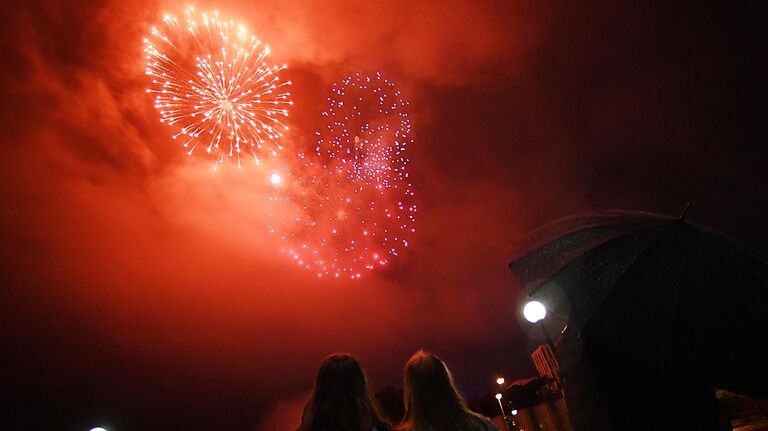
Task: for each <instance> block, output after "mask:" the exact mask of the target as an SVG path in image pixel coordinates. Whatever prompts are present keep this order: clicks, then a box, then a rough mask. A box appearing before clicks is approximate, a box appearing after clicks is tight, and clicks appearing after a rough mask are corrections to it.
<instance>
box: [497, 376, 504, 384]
mask: <svg viewBox="0 0 768 431" xmlns="http://www.w3.org/2000/svg"><path fill="white" fill-rule="evenodd" d="M505 381H506V380H504V377H498V378H497V379H496V383H497V384H499V385H503V384H504V382H505Z"/></svg>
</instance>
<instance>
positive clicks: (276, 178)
mask: <svg viewBox="0 0 768 431" xmlns="http://www.w3.org/2000/svg"><path fill="white" fill-rule="evenodd" d="M282 180H283V178H282V177H281V176H280V174H272V175H271V176H270V177H269V182H270V183H272V185H273V186H276V185H278V184H280V181H282Z"/></svg>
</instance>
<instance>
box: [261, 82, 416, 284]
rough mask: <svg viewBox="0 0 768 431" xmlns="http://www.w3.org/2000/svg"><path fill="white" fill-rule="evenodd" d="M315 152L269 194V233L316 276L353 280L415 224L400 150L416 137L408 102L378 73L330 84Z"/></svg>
mask: <svg viewBox="0 0 768 431" xmlns="http://www.w3.org/2000/svg"><path fill="white" fill-rule="evenodd" d="M322 115H323V116H324V117H326V118H327V124H326V126H325V127H324V128H323V129H322V130H320V131H318V132H317V145H316V147H315V151H314V152H313V153H309V154H306V155H305V154H300V155H299V158H300V160H301V164H300V166H299V167H297V168H295V169H294V171H293V172H289V171H288V170H283V171H282V172H281V175H280V178H282V179H283V180H282V181H281V182H280V184H276V185H275V193H274V194H273V195H272V196H270V197H269V199H270V201H271V202H272V204H273V210H272V211H271V212H270V216H271V217H272V219H273V222H272V225H271V226H270V231H271V232H273V233H275V234H277V235H279V237H280V239H281V240H283V246H282V250H283V251H284V252H286V253H288V254H289V255H290V256H291V258H293V259H294V260H295V261H296V262H297V263H298V264H299V265H301V266H302V267H304V268H306V269H308V270H311V271H313V272H314V273H315V274H316V275H317V276H318V277H324V276H330V277H345V278H352V279H357V278H360V277H361V276H362V274H363V273H365V272H367V271H370V270H373V269H375V268H378V267H382V266H385V265H387V264H388V263H389V262H390V261H391V259H392V258H393V257H395V256H398V254H399V253H400V250H401V249H402V248H403V247H407V246H408V243H409V239H410V238H411V236H412V235H413V234H414V232H415V231H416V229H415V228H414V226H413V224H414V222H415V217H416V205H415V204H414V192H413V187H412V186H411V184H410V182H409V180H408V172H407V170H406V167H407V165H408V163H409V160H408V158H407V157H406V155H405V150H406V146H407V144H410V143H412V142H413V138H412V137H411V135H412V131H411V123H410V119H409V117H408V102H407V101H405V100H404V99H403V98H402V96H401V94H400V92H399V91H398V90H397V88H396V87H395V84H394V83H392V82H391V81H389V80H387V79H385V78H383V77H382V76H381V74H380V73H375V74H372V75H363V74H355V75H352V76H350V77H348V78H346V79H344V80H342V81H340V82H339V83H337V84H335V85H334V86H333V88H332V93H331V97H329V99H328V107H327V109H326V110H325V111H324V112H323V113H322Z"/></svg>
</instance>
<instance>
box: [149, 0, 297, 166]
mask: <svg viewBox="0 0 768 431" xmlns="http://www.w3.org/2000/svg"><path fill="white" fill-rule="evenodd" d="M144 42H145V49H144V51H145V52H146V55H147V57H146V58H147V67H146V74H147V75H149V76H151V77H152V83H151V85H150V87H149V88H148V89H147V92H148V93H152V94H154V95H155V108H157V110H158V111H160V117H161V119H160V121H161V122H162V123H166V124H168V125H169V126H172V127H173V128H174V129H175V130H176V134H174V135H173V138H174V139H182V140H183V141H184V144H183V145H184V147H185V148H186V149H187V152H188V153H189V154H192V153H193V152H195V151H196V150H197V149H201V150H202V151H203V152H205V153H207V154H212V155H213V156H214V157H215V159H216V165H218V164H220V163H223V161H224V159H225V158H232V159H234V160H236V162H237V165H238V166H240V159H241V155H243V154H247V155H250V156H252V157H253V158H254V160H255V161H256V162H257V163H258V161H259V155H261V154H262V153H264V152H267V153H271V154H273V155H274V154H276V153H277V150H280V149H282V147H281V145H280V143H279V139H280V137H281V136H282V135H283V133H284V132H285V131H286V130H288V127H287V126H286V125H285V124H283V123H282V122H281V121H280V118H283V117H286V116H287V115H288V110H287V107H288V106H289V105H291V104H292V102H291V101H290V100H289V96H290V93H288V92H286V91H284V90H285V89H286V88H285V87H286V86H288V85H290V81H289V82H280V78H279V76H278V72H279V71H280V70H282V69H284V68H285V66H269V65H268V64H267V62H266V57H267V56H268V55H269V47H267V46H264V47H262V46H261V42H260V41H259V40H257V39H256V37H254V36H252V35H250V34H248V32H247V31H246V29H245V27H243V26H242V25H239V24H237V23H235V22H233V21H225V20H222V19H221V18H219V16H218V13H214V14H213V15H211V16H209V15H206V14H201V15H200V16H199V17H198V15H197V14H196V12H195V10H194V8H189V9H187V10H186V13H185V19H184V20H183V21H180V20H179V19H177V18H176V17H173V16H166V17H165V18H164V19H163V26H162V29H158V28H153V29H152V31H151V35H150V37H148V38H146V39H145V40H144ZM216 165H215V166H216Z"/></svg>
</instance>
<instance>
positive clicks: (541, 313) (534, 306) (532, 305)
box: [523, 301, 547, 323]
mask: <svg viewBox="0 0 768 431" xmlns="http://www.w3.org/2000/svg"><path fill="white" fill-rule="evenodd" d="M523 316H525V320H527V321H529V322H531V323H539V322H541V321H542V320H544V318H545V317H547V307H545V306H544V304H542V303H541V302H539V301H528V303H527V304H525V307H523Z"/></svg>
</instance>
